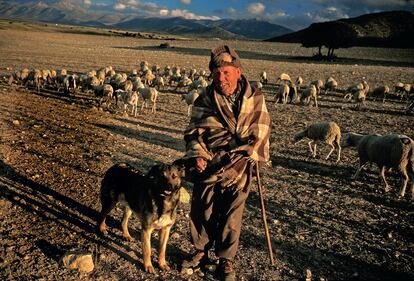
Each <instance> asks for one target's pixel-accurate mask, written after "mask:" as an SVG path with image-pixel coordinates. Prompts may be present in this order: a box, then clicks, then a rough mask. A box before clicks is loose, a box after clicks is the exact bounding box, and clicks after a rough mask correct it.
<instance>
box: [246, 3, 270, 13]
mask: <svg viewBox="0 0 414 281" xmlns="http://www.w3.org/2000/svg"><path fill="white" fill-rule="evenodd" d="M265 8H266V7H265V5H263V4H262V3H252V4H250V5H249V6H247V12H248V13H249V14H250V15H253V16H257V15H261V14H263V13H264V11H265Z"/></svg>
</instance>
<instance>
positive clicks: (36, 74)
mask: <svg viewBox="0 0 414 281" xmlns="http://www.w3.org/2000/svg"><path fill="white" fill-rule="evenodd" d="M41 79H42V71H40V70H39V69H32V70H30V72H29V76H28V78H27V81H28V82H31V83H33V85H34V87H35V88H36V89H37V92H38V93H39V92H40V83H41Z"/></svg>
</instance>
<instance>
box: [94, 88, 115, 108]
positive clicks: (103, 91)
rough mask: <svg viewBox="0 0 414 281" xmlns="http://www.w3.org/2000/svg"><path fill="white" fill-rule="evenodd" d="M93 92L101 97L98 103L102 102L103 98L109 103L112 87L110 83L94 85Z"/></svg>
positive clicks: (112, 91)
mask: <svg viewBox="0 0 414 281" xmlns="http://www.w3.org/2000/svg"><path fill="white" fill-rule="evenodd" d="M94 92H95V95H96V96H98V97H101V99H100V100H99V104H102V101H103V100H104V98H106V102H108V103H110V102H111V101H112V97H113V94H114V88H113V87H112V85H111V84H103V85H98V86H96V87H95V88H94Z"/></svg>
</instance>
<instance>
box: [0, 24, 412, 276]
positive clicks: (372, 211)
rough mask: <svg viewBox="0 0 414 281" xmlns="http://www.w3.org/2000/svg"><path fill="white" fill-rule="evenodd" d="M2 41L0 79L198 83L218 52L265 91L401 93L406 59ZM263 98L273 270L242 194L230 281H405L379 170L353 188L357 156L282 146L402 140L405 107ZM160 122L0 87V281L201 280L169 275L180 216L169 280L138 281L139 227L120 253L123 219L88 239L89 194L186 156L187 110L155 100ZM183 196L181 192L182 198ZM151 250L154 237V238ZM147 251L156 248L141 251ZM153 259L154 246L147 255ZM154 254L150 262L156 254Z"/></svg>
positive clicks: (183, 247) (96, 40)
mask: <svg viewBox="0 0 414 281" xmlns="http://www.w3.org/2000/svg"><path fill="white" fill-rule="evenodd" d="M160 43H162V41H159V40H138V39H133V38H123V37H111V36H98V35H84V34H83V35H80V34H75V33H60V32H45V31H32V30H30V29H29V30H17V29H11V28H8V27H2V28H1V29H0V57H1V59H0V75H1V76H2V77H7V76H8V75H9V74H10V73H11V72H12V71H13V70H15V69H21V68H24V67H27V68H54V69H61V68H66V69H68V70H70V71H76V72H79V73H80V72H86V71H89V70H92V69H98V68H100V67H103V66H107V65H112V66H113V67H114V68H115V69H116V70H122V71H130V70H132V69H133V68H138V65H139V62H140V61H141V60H147V61H148V62H149V63H150V64H159V65H160V66H162V67H163V66H165V65H179V66H182V67H187V68H189V67H196V68H204V69H207V65H208V60H209V49H210V48H211V47H214V46H216V45H218V44H221V43H229V44H230V45H232V46H234V47H235V48H237V50H239V53H240V56H241V57H242V60H243V66H244V71H245V73H246V75H247V76H248V77H249V78H250V79H251V80H257V79H258V75H259V73H260V71H262V70H266V71H267V73H268V75H269V78H270V82H271V83H275V82H276V78H277V75H279V74H280V73H282V72H286V73H289V74H291V76H292V77H296V76H297V75H301V76H302V77H303V78H304V80H305V83H309V81H311V80H315V79H325V78H327V77H328V76H329V75H331V74H335V75H336V77H337V80H338V82H339V87H340V88H341V89H344V88H346V87H347V86H349V85H350V84H351V83H353V82H354V81H355V82H359V81H360V80H361V79H362V77H365V79H367V81H368V83H369V84H370V85H371V87H374V86H375V85H379V84H387V85H389V86H392V85H394V84H395V83H396V82H398V81H403V82H408V83H412V82H414V81H412V79H413V77H414V68H413V66H414V57H413V56H414V52H412V51H413V50H390V49H375V48H350V49H346V50H338V52H337V55H338V56H339V60H338V61H336V62H332V63H319V62H312V61H309V60H308V59H307V57H308V56H310V55H311V54H312V52H313V51H314V50H310V49H304V48H301V47H300V46H299V45H295V44H277V43H261V42H245V41H230V42H227V41H226V42H222V41H217V40H211V41H204V40H203V41H192V40H186V41H171V42H170V44H171V45H173V46H174V47H175V48H171V49H159V48H157V46H158V45H159V44H160ZM273 91H274V87H273V86H267V87H265V88H264V93H265V96H266V100H267V107H268V109H269V111H270V114H271V116H272V121H273V126H272V132H271V160H272V166H271V167H268V168H266V169H264V170H263V171H262V175H261V176H262V181H263V185H264V187H265V204H266V210H267V217H268V223H269V228H270V233H271V241H272V245H273V251H274V257H275V260H276V263H275V265H274V266H271V265H270V263H269V258H268V254H267V247H266V240H265V234H264V228H263V225H262V221H261V214H260V200H259V197H258V193H257V188H256V185H254V186H253V187H252V188H253V190H252V192H251V193H250V195H249V199H248V201H247V204H246V209H245V213H244V222H243V228H242V235H241V244H240V247H239V252H238V255H237V257H236V259H235V266H236V270H237V274H238V277H239V279H240V280H301V279H302V280H304V279H305V271H306V269H309V270H310V271H311V272H312V280H322V279H321V278H325V280H413V279H414V235H413V234H414V204H413V201H411V200H410V194H409V193H408V194H406V197H405V198H403V199H398V198H397V197H398V191H399V188H400V185H401V179H400V177H399V176H398V174H396V173H395V172H390V173H388V175H389V176H388V178H389V183H390V185H391V186H392V187H393V189H392V191H390V192H388V193H384V191H383V186H382V183H381V181H380V179H379V178H378V170H377V167H375V166H374V165H372V166H371V167H369V168H367V169H366V170H364V172H363V173H362V174H361V177H360V178H359V179H357V180H354V181H351V180H350V177H351V175H352V174H353V172H354V171H355V168H356V164H357V160H358V159H357V155H356V152H355V151H354V150H353V149H343V154H342V159H341V161H340V162H339V163H338V164H336V163H335V158H336V152H334V154H333V157H331V159H330V160H325V159H324V156H325V155H326V154H327V153H328V151H329V148H328V147H327V146H326V145H323V144H322V145H319V146H318V150H319V152H318V155H317V157H316V158H312V157H310V152H309V149H308V146H307V143H306V142H302V143H299V144H297V145H293V144H292V142H291V139H292V136H293V134H294V133H295V132H296V131H298V130H301V129H302V128H304V127H305V125H306V124H309V123H311V122H317V121H335V122H337V123H338V124H339V125H340V127H341V129H342V131H344V132H346V131H353V132H366V133H380V134H385V133H391V132H392V133H401V134H406V135H409V136H413V135H414V117H413V115H406V114H404V106H405V104H404V103H402V102H396V101H392V102H391V101H389V102H386V103H382V102H379V101H372V100H369V101H368V102H367V105H366V107H365V109H362V110H355V108H354V105H353V104H352V103H344V102H343V101H342V95H341V93H339V92H335V93H329V94H325V95H322V96H321V97H320V99H319V103H320V106H319V108H315V107H312V106H311V107H308V106H301V105H299V104H293V105H290V104H289V105H282V104H275V102H274V97H273V94H272V92H273ZM157 107H158V111H157V113H156V114H151V113H150V112H149V111H145V110H144V111H143V112H141V111H139V115H138V116H137V117H131V116H126V115H124V114H123V113H122V112H121V110H117V111H114V110H112V111H100V110H98V108H97V107H96V99H94V98H93V97H92V96H90V95H87V94H83V93H80V94H77V95H76V96H72V97H70V98H68V97H65V96H62V95H59V94H56V93H53V92H49V91H41V92H40V93H39V94H37V93H34V92H33V91H28V90H26V89H22V88H18V87H15V86H9V85H7V84H6V83H5V79H1V83H0V112H1V114H0V131H1V138H0V152H1V153H0V167H1V168H0V197H1V198H0V217H1V221H2V223H1V224H0V245H1V247H0V279H1V280H79V279H81V280H211V279H212V278H213V277H212V276H211V274H209V273H204V274H205V275H203V273H201V272H196V273H194V274H193V275H192V276H187V275H183V274H181V273H180V265H181V262H182V260H183V259H184V258H187V257H188V255H189V254H190V253H191V252H192V248H191V243H190V241H189V229H188V223H189V218H188V212H189V205H188V204H182V205H181V206H180V208H179V215H178V219H177V222H176V224H175V226H174V227H173V229H172V235H171V239H170V241H169V245H168V249H167V251H168V257H167V260H168V261H169V263H170V265H171V268H172V270H171V271H170V272H160V271H159V270H158V269H156V273H155V275H150V274H147V273H144V272H143V266H142V255H141V243H140V242H139V239H138V237H139V233H140V230H139V223H138V221H137V220H136V219H135V218H133V217H132V218H131V221H130V222H131V223H130V229H131V230H130V231H131V235H132V236H133V237H136V238H137V239H135V240H133V241H131V242H127V241H125V239H123V237H122V234H121V230H120V216H121V211H120V210H119V209H118V210H117V211H116V212H113V213H112V219H110V220H109V235H108V236H107V237H106V238H102V237H100V236H98V235H96V234H95V232H94V228H95V220H96V216H97V212H98V211H99V210H100V204H99V197H98V192H99V184H100V180H101V179H102V176H103V174H104V172H105V171H106V169H108V168H109V167H110V166H111V165H112V164H114V163H118V162H128V163H130V164H131V165H133V166H135V167H138V168H140V169H143V170H147V169H148V168H149V167H151V166H152V165H154V164H156V163H161V162H167V163H170V162H172V161H173V160H175V159H177V158H179V157H181V156H182V155H183V154H184V141H183V131H184V129H185V127H186V125H187V124H188V121H189V117H188V116H187V115H186V110H187V109H186V105H185V104H184V103H183V102H182V101H181V97H180V95H179V93H177V92H175V91H172V90H171V89H170V88H169V89H166V90H164V91H162V92H161V94H160V96H159V100H158V104H157ZM189 191H190V192H191V189H189ZM155 236H156V235H155ZM153 241H155V238H153ZM154 245H155V246H156V245H157V243H156V242H154ZM68 250H84V251H89V252H91V253H93V255H94V257H95V258H96V264H95V266H96V268H95V270H94V271H93V272H91V273H89V274H79V273H78V272H77V271H70V270H67V269H65V268H64V267H63V265H62V263H61V261H60V259H61V257H62V255H63V254H64V253H65V252H66V251H68ZM156 252H157V251H156V247H155V248H154V253H156Z"/></svg>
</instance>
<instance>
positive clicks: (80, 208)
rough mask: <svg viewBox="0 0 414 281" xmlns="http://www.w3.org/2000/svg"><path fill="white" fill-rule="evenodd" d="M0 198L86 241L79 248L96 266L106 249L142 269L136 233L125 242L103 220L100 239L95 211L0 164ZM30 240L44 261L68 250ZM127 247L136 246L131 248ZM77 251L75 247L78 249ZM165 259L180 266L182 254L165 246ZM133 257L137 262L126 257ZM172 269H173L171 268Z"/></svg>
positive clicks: (37, 238) (117, 223)
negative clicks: (88, 251) (105, 232)
mask: <svg viewBox="0 0 414 281" xmlns="http://www.w3.org/2000/svg"><path fill="white" fill-rule="evenodd" d="M0 195H1V196H2V197H5V198H6V199H7V200H8V201H10V202H11V203H12V204H13V205H17V206H19V207H20V208H22V209H23V210H24V211H26V212H27V213H29V214H34V215H35V216H38V217H39V218H40V219H42V220H51V218H52V220H53V222H54V223H55V224H57V225H58V226H59V227H60V228H62V231H64V232H69V233H76V234H77V235H78V237H80V238H82V239H84V240H85V241H87V243H86V244H84V245H82V248H84V249H85V248H87V249H92V251H93V252H94V259H95V260H96V261H98V262H99V257H100V255H101V250H102V249H106V250H108V251H111V252H113V253H115V254H116V255H118V256H119V257H121V258H123V259H125V260H126V261H128V262H129V263H131V264H133V265H135V266H136V267H137V268H138V269H139V270H142V269H143V264H142V260H141V243H140V239H139V237H140V230H139V229H137V230H135V229H132V228H130V233H131V235H132V237H133V238H134V240H133V241H131V242H127V241H126V240H125V238H124V237H123V236H122V235H120V234H118V233H120V231H117V230H115V229H118V230H119V229H120V221H119V220H115V219H114V218H113V217H111V216H108V217H107V223H108V226H109V227H110V228H109V229H108V230H109V234H108V235H106V236H103V235H101V234H99V233H97V231H96V220H97V217H98V214H99V213H98V211H96V210H94V209H93V208H90V207H88V206H86V205H83V204H82V203H80V202H78V201H76V200H74V199H72V198H70V197H68V196H65V195H63V194H61V193H59V192H57V191H55V190H53V189H51V188H49V187H47V186H45V185H42V184H39V183H37V182H35V181H32V180H31V179H28V178H26V177H25V176H23V175H21V174H20V173H18V172H17V171H16V170H15V169H14V168H12V167H11V166H9V165H7V164H6V163H4V162H3V161H2V160H0ZM32 235H33V237H32V239H31V240H35V242H34V244H35V245H36V246H37V247H38V248H39V249H40V250H41V251H42V252H43V254H44V255H45V256H47V257H48V258H50V259H52V260H54V261H56V262H59V260H60V259H61V257H62V255H63V254H64V252H65V251H66V250H69V249H70V248H72V247H71V246H70V245H66V246H58V245H56V244H54V243H51V242H49V241H47V240H46V238H45V237H43V236H41V234H38V236H36V233H35V234H32ZM152 241H153V247H158V241H156V239H154V238H153V239H152ZM130 245H137V247H133V248H131V246H130ZM78 247H79V245H78ZM168 251H169V252H170V253H172V255H169V256H168V260H169V261H170V262H173V263H176V264H177V267H178V264H180V258H182V257H183V256H184V255H185V254H184V253H183V252H182V251H181V250H180V249H179V248H177V247H175V246H174V245H169V248H168ZM131 252H133V253H136V256H137V257H138V259H136V258H134V257H132V256H131V255H130V254H128V253H131ZM172 267H175V265H174V264H172Z"/></svg>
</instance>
